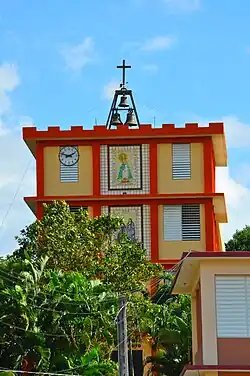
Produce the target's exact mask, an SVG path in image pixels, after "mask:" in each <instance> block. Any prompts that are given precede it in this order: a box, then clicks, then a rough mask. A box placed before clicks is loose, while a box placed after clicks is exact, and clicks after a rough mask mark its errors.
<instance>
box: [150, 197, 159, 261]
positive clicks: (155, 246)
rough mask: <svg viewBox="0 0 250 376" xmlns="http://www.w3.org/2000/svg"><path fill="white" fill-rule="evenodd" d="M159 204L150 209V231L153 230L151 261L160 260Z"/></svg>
mask: <svg viewBox="0 0 250 376" xmlns="http://www.w3.org/2000/svg"><path fill="white" fill-rule="evenodd" d="M158 218H159V217H158V204H156V203H155V204H152V205H151V207H150V230H151V261H153V262H156V260H158V259H159V224H158V220H159V219H158Z"/></svg>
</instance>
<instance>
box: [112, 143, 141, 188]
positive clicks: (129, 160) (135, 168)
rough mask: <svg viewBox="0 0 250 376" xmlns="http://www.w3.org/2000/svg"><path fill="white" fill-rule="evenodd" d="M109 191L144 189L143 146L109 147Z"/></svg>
mask: <svg viewBox="0 0 250 376" xmlns="http://www.w3.org/2000/svg"><path fill="white" fill-rule="evenodd" d="M108 189H109V190H133V189H134V190H138V189H139V190H140V189H142V148H141V145H109V146H108Z"/></svg>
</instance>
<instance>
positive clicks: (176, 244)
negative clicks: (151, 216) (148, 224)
mask: <svg viewBox="0 0 250 376" xmlns="http://www.w3.org/2000/svg"><path fill="white" fill-rule="evenodd" d="M158 215H159V259H160V260H166V259H170V260H171V259H172V260H177V259H180V258H181V256H182V253H183V252H189V251H190V250H192V251H205V250H206V237H205V213H204V205H201V210H200V224H201V238H200V241H187V240H185V241H180V240H176V241H169V240H164V226H163V206H162V205H161V206H159V208H158Z"/></svg>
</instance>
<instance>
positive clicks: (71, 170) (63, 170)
mask: <svg viewBox="0 0 250 376" xmlns="http://www.w3.org/2000/svg"><path fill="white" fill-rule="evenodd" d="M74 147H75V148H76V149H77V146H74ZM78 167H79V166H78V162H77V163H76V164H75V165H73V166H65V165H64V164H62V163H61V162H60V181H61V182H62V183H77V182H78V180H79V168H78Z"/></svg>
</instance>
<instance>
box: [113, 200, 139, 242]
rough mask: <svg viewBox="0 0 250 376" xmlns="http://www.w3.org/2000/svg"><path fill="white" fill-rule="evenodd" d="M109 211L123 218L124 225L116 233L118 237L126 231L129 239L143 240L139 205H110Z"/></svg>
mask: <svg viewBox="0 0 250 376" xmlns="http://www.w3.org/2000/svg"><path fill="white" fill-rule="evenodd" d="M109 212H110V214H112V215H115V216H120V217H123V218H124V226H122V227H121V229H120V230H119V231H118V233H117V238H118V239H119V238H120V237H121V234H122V233H126V234H127V235H128V237H129V239H131V240H138V241H139V242H142V241H143V234H142V207H141V206H111V207H109Z"/></svg>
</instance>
